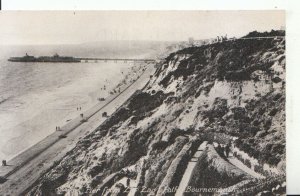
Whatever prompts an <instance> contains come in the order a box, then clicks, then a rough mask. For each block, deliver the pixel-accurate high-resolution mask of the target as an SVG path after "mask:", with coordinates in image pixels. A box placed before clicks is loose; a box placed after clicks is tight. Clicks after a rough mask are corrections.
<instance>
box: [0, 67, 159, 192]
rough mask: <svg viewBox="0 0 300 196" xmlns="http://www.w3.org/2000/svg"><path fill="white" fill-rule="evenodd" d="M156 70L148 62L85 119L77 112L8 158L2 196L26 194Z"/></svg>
mask: <svg viewBox="0 0 300 196" xmlns="http://www.w3.org/2000/svg"><path fill="white" fill-rule="evenodd" d="M154 71H155V68H154V66H153V65H148V66H147V69H146V70H145V71H144V72H143V73H142V74H141V75H140V77H139V78H138V79H137V80H136V81H134V82H133V83H131V84H128V85H125V86H122V88H121V91H120V93H117V94H114V95H110V96H109V97H107V98H106V99H105V101H101V102H99V103H98V104H96V105H95V106H94V107H92V108H91V109H89V110H87V111H85V112H82V113H83V117H84V119H85V120H86V122H85V121H82V117H80V116H79V115H78V117H77V118H75V119H73V120H71V121H70V122H68V123H67V124H65V125H64V126H62V127H61V130H60V131H56V132H54V133H52V134H51V135H49V136H47V137H46V138H45V139H43V140H42V141H40V142H39V143H37V144H35V145H33V146H32V147H30V148H29V149H27V150H25V151H23V152H22V153H20V154H19V155H17V156H16V157H14V158H12V159H11V160H9V161H7V166H0V176H2V177H4V178H6V179H7V181H6V182H4V183H2V184H0V195H20V194H22V193H24V191H26V189H27V188H28V187H30V186H32V185H33V184H34V182H35V181H36V180H37V179H38V178H39V177H40V176H41V175H42V174H43V173H45V172H46V171H48V170H49V169H50V168H51V166H52V165H53V163H54V162H55V161H59V160H61V159H62V158H63V157H64V155H65V154H66V153H67V152H68V151H70V150H71V149H72V148H74V147H75V145H76V143H77V142H78V140H80V138H82V137H83V136H84V135H87V134H88V133H90V132H91V131H93V130H95V129H96V128H97V127H98V126H100V125H101V124H102V123H103V122H104V121H105V120H106V118H105V117H103V116H102V113H103V112H107V114H108V115H110V114H112V113H113V112H115V111H116V109H117V108H118V107H117V106H120V105H122V104H123V103H124V102H125V101H126V100H127V99H128V98H129V97H130V96H131V95H132V94H133V93H134V92H135V91H136V90H139V89H141V88H143V87H144V86H145V84H146V83H147V82H148V81H149V78H150V75H152V74H153V73H154ZM62 136H63V137H62Z"/></svg>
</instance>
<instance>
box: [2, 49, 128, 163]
mask: <svg viewBox="0 0 300 196" xmlns="http://www.w3.org/2000/svg"><path fill="white" fill-rule="evenodd" d="M23 54H25V53H23ZM7 58H8V56H7V55H2V56H1V54H0V159H1V160H2V159H6V160H9V159H11V158H12V157H14V156H16V155H17V154H18V153H20V152H22V151H24V150H25V149H27V148H29V147H30V146H32V145H34V144H35V143H37V142H38V141H40V140H42V139H43V138H45V137H46V136H47V135H49V134H51V133H52V132H54V131H55V127H56V126H62V125H64V124H65V123H66V122H68V121H69V120H71V119H73V118H75V117H77V116H78V115H79V114H80V113H81V112H82V111H84V110H87V109H89V108H90V107H92V106H93V105H94V104H96V103H97V101H98V100H97V99H98V98H100V97H106V96H107V95H108V92H109V90H110V89H113V88H114V87H115V86H116V85H117V84H118V83H119V82H121V80H122V79H123V78H124V77H123V76H124V73H126V72H127V71H129V70H130V68H131V67H132V66H133V64H132V63H114V62H107V63H104V62H98V63H95V62H94V63H23V62H9V61H7ZM104 85H105V86H106V90H103V87H104ZM101 88H102V89H101ZM79 108H81V111H78V110H79Z"/></svg>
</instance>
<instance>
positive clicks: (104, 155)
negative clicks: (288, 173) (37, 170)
mask: <svg viewBox="0 0 300 196" xmlns="http://www.w3.org/2000/svg"><path fill="white" fill-rule="evenodd" d="M209 134H213V135H218V134H219V135H225V136H226V137H224V138H231V140H232V142H233V145H234V148H238V149H239V150H241V151H243V152H244V153H245V154H247V155H248V156H249V157H251V158H252V159H253V160H256V161H257V162H258V163H259V164H258V165H263V164H267V165H268V166H270V167H273V168H275V169H276V171H279V172H278V173H280V175H281V177H282V176H283V178H280V180H278V181H276V180H275V181H276V182H274V184H276V183H282V182H283V181H284V176H285V174H284V173H285V171H284V169H285V167H284V165H285V39H283V38H280V39H276V38H274V39H251V40H244V39H237V40H231V41H226V42H221V43H214V44H210V45H203V46H200V47H190V48H185V49H183V50H180V51H177V52H175V53H171V54H170V55H169V56H168V57H167V58H166V59H165V60H164V61H162V62H161V63H159V64H157V70H156V73H155V74H154V75H153V77H152V78H151V79H150V81H149V83H148V84H147V86H145V88H144V89H143V90H142V91H140V92H136V93H135V94H134V95H133V96H132V97H131V98H130V99H129V100H128V101H127V102H126V103H125V104H124V105H123V106H121V107H120V108H119V109H118V110H117V112H115V113H114V114H113V115H112V116H111V117H110V118H109V119H107V120H106V121H105V122H104V123H103V124H102V125H101V126H99V127H98V128H97V129H96V130H95V131H94V132H92V133H91V134H89V135H87V136H86V137H85V138H82V139H81V140H80V141H78V144H77V145H76V147H75V148H74V149H73V150H72V151H70V152H69V153H67V155H66V156H65V157H64V158H63V159H62V160H61V161H60V162H58V163H55V164H54V165H53V167H52V169H51V170H50V171H48V172H47V173H46V174H45V175H43V176H41V178H40V179H39V181H38V182H36V184H35V186H34V187H31V188H30V190H29V191H28V193H27V194H28V195H74V194H79V195H100V194H104V192H105V190H104V187H105V186H107V187H109V188H110V187H111V186H112V184H114V183H115V185H116V184H118V183H119V185H118V186H117V187H119V190H123V188H122V186H123V185H121V184H122V183H121V182H122V179H123V178H124V176H125V177H128V178H129V179H131V181H132V183H136V185H137V186H138V188H137V189H135V190H133V188H132V189H131V190H130V192H131V193H133V194H136V195H139V194H140V195H148V194H150V195H151V194H152V195H154V194H156V193H157V190H158V188H159V186H160V184H161V183H162V182H163V181H164V182H168V183H169V184H171V185H172V186H178V184H179V182H180V181H181V176H182V175H183V173H184V170H185V167H186V166H184V165H178V164H176V163H178V162H179V163H182V164H185V163H187V162H188V161H189V160H190V158H191V155H192V154H193V153H194V152H195V151H196V150H197V147H198V145H199V144H200V143H201V142H203V141H205V140H208V138H209V137H208V136H209ZM214 137H215V138H216V136H214ZM214 137H213V138H214ZM195 138H196V139H195ZM211 140H213V139H211ZM223 140H224V143H225V140H226V139H223ZM210 142H217V143H220V144H221V143H222V138H221V139H220V140H218V141H217V140H215V141H210ZM210 148H213V147H212V146H210ZM183 149H184V150H183ZM211 151H213V152H214V153H215V151H214V150H213V149H211ZM183 153H185V155H184V154H183ZM179 155H180V156H179ZM208 155H209V154H208ZM214 157H217V156H215V155H214V156H211V157H209V159H207V161H206V162H205V163H206V165H204V166H203V165H202V167H206V169H205V168H204V170H205V171H204V172H212V173H213V174H214V175H213V176H210V180H211V181H219V182H216V183H215V184H214V185H215V186H220V187H222V188H226V187H227V186H228V187H229V186H233V185H234V184H236V183H238V182H240V181H244V180H246V181H244V183H243V184H242V185H241V184H238V187H243V186H248V187H249V186H251V187H256V186H258V184H261V181H262V180H260V181H258V180H257V181H255V180H252V181H251V180H249V179H251V178H245V179H243V178H242V177H239V178H235V179H234V177H232V176H226V175H227V174H226V173H230V172H226V171H224V172H220V170H222V168H231V167H233V166H232V165H231V166H227V164H228V163H227V161H228V160H226V158H224V157H222V156H221V157H219V156H218V157H217V159H215V160H213V159H214ZM178 158H180V159H179V160H178V161H177V159H178ZM211 159H212V160H211ZM221 159H222V160H221ZM172 162H173V164H172ZM224 162H226V163H224ZM245 162H247V161H245ZM212 163H213V164H212ZM210 164H211V165H210ZM222 164H223V165H224V164H225V165H226V166H222ZM251 164H252V162H251V161H250V167H251ZM246 165H247V164H246ZM169 167H172V168H171V169H169ZM173 168H175V169H173ZM176 168H179V171H178V169H176ZM173 170H174V171H173ZM170 172H173V173H174V172H175V173H176V174H178V175H173V173H171V174H170ZM239 172H240V171H239ZM167 173H168V175H167ZM240 173H242V172H240ZM262 173H263V172H262ZM119 174H122V175H119ZM112 175H113V176H114V180H113V182H112V180H111V176H112ZM193 175H194V177H195V178H197V177H196V176H195V175H196V174H193ZM207 175H208V174H207ZM224 175H225V177H224ZM228 175H229V174H228ZM239 175H240V174H239ZM243 175H244V176H245V174H243ZM166 176H173V177H174V176H176V178H177V179H164V178H165V177H166ZM220 176H223V177H222V178H220ZM246 176H247V175H246ZM266 177H268V176H266ZM108 178H109V179H108ZM268 179H269V177H268ZM282 179H283V180H282ZM108 180H110V181H109V182H110V183H108ZM222 180H226V183H224V182H222ZM228 180H229V181H228ZM230 180H231V182H230ZM247 180H248V181H247ZM200 181H201V179H200ZM250 182H251V184H249V183H250ZM120 183H121V184H120ZM202 184H203V183H202ZM245 184H246V185H245ZM199 186H200V185H199ZM206 186H207V185H206ZM120 187H121V188H120ZM143 187H146V188H147V189H146V190H144V189H143ZM271 188H272V187H271ZM269 189H270V187H266V186H264V187H259V188H256V189H255V190H254V191H253V192H252V193H253V194H256V193H258V192H260V191H264V190H269ZM106 193H107V192H106ZM120 194H121V195H122V194H125V193H124V192H123V193H122V191H121V192H118V193H114V194H112V195H120ZM241 194H242V195H245V193H244V194H243V192H242V193H241ZM171 195H172V194H171Z"/></svg>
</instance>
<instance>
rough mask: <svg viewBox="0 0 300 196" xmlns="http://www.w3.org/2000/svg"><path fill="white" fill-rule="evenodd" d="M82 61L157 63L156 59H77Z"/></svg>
mask: <svg viewBox="0 0 300 196" xmlns="http://www.w3.org/2000/svg"><path fill="white" fill-rule="evenodd" d="M76 59H78V60H80V61H81V62H83V63H100V62H105V63H106V62H114V63H118V62H122V63H127V62H133V63H155V62H156V60H155V59H132V58H94V57H91V58H76Z"/></svg>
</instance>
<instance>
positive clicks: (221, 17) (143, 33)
mask: <svg viewBox="0 0 300 196" xmlns="http://www.w3.org/2000/svg"><path fill="white" fill-rule="evenodd" d="M0 24H1V25H0V45H35V44H39V45H41V44H80V43H86V42H96V41H109V40H153V41H156V40H157V41H184V40H188V38H189V37H193V38H194V39H196V40H197V39H206V38H213V37H216V36H218V35H225V34H227V35H228V37H232V36H236V37H239V36H243V35H245V34H247V33H248V32H250V31H253V30H257V31H269V30H271V29H280V28H281V27H282V26H285V12H284V11H271V10H270V11H75V12H74V11H1V12H0Z"/></svg>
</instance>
